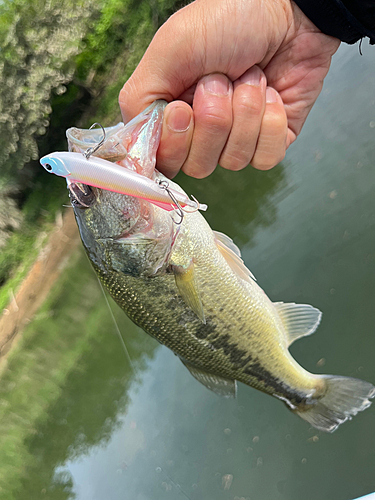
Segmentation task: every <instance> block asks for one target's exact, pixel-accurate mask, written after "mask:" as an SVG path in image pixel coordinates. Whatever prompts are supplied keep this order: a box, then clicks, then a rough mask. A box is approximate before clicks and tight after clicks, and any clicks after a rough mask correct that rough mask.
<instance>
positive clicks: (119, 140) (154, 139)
mask: <svg viewBox="0 0 375 500" xmlns="http://www.w3.org/2000/svg"><path fill="white" fill-rule="evenodd" d="M167 104H168V103H167V102H166V101H163V100H157V101H155V102H153V103H152V104H151V105H150V106H149V107H148V108H146V109H145V110H144V111H143V112H142V113H140V114H139V115H137V116H136V117H135V118H133V119H132V120H130V122H128V123H126V124H124V123H122V122H120V123H118V124H117V125H115V126H114V127H106V128H104V127H103V129H102V130H101V129H78V128H76V127H72V128H70V129H68V130H67V131H66V135H67V139H68V145H69V151H75V152H78V153H85V152H86V151H87V150H88V149H89V148H90V147H93V146H94V147H95V146H97V145H98V144H99V143H100V142H101V141H100V139H102V138H103V131H104V141H103V142H102V144H101V145H100V147H99V148H97V150H96V151H95V152H93V153H92V155H93V156H97V157H100V158H103V159H105V160H108V161H111V162H115V163H118V164H120V165H121V166H123V167H125V168H128V169H129V170H133V171H134V170H135V171H137V173H139V174H141V175H144V176H145V177H149V178H152V177H153V173H154V170H155V164H156V153H157V150H158V147H159V144H160V139H161V130H162V123H163V116H164V109H165V107H166V105H167Z"/></svg>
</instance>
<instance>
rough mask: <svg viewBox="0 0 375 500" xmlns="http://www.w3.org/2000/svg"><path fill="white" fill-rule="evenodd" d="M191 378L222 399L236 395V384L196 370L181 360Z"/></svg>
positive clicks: (227, 379) (233, 381)
mask: <svg viewBox="0 0 375 500" xmlns="http://www.w3.org/2000/svg"><path fill="white" fill-rule="evenodd" d="M181 361H182V362H183V364H184V365H185V366H186V368H187V369H188V370H189V372H190V373H191V374H192V375H193V377H194V378H195V379H196V380H198V382H200V383H201V384H203V385H204V386H205V387H207V389H210V391H212V392H214V393H215V394H217V395H218V396H222V397H224V398H235V397H236V394H237V382H236V380H232V379H229V378H225V377H221V376H219V375H215V374H213V373H210V372H207V371H205V370H202V369H201V368H197V367H196V366H193V365H191V364H190V363H188V362H187V361H184V360H181Z"/></svg>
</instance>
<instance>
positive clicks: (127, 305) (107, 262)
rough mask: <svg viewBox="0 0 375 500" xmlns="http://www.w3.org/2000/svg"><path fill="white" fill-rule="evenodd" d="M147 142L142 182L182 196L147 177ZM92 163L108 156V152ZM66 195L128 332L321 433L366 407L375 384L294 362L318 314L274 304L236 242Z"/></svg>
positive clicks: (145, 211) (171, 218)
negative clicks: (266, 398)
mask: <svg viewBox="0 0 375 500" xmlns="http://www.w3.org/2000/svg"><path fill="white" fill-rule="evenodd" d="M155 106H157V107H161V108H162V107H163V106H164V103H163V102H161V101H157V102H156V103H155ZM160 115H161V116H162V113H160ZM160 119H161V118H160ZM130 126H131V125H130ZM131 132H132V131H131V130H130V133H131ZM84 133H85V132H84V131H81V134H82V135H84ZM91 133H92V132H91ZM155 133H156V134H157V135H155ZM147 134H149V135H150V137H149V142H150V144H153V145H154V146H153V148H152V149H151V150H150V148H147V149H145V150H144V151H143V150H142V147H138V151H139V155H138V160H137V171H138V173H141V174H145V173H146V174H147V175H148V176H149V177H152V178H159V179H160V180H162V181H166V182H168V183H169V184H168V185H169V186H170V187H171V188H173V189H174V190H176V191H179V192H183V191H182V190H181V188H180V187H179V186H178V185H177V184H176V183H174V182H172V181H169V180H168V181H167V179H166V178H165V177H164V176H163V175H162V174H160V173H158V172H157V171H154V172H153V173H152V172H150V169H149V166H150V162H151V164H152V165H154V164H155V157H156V149H157V146H158V144H159V140H160V127H158V128H157V132H155V127H154V124H152V127H150V130H149V131H148V130H147V124H146V128H144V129H143V132H142V138H141V140H142V141H143V142H142V144H144V140H145V137H146V138H147V137H148V135H147ZM133 137H134V141H135V145H134V144H133V145H132V147H136V149H137V140H138V139H137V137H136V134H133ZM142 144H141V146H142ZM70 149H74V144H73V145H72V139H70ZM75 150H76V151H77V149H75ZM97 154H98V155H100V154H102V156H103V158H105V157H106V151H105V145H104V146H103V149H102V151H101V150H99V151H98V152H97ZM107 156H108V155H107ZM143 164H145V165H147V169H148V170H147V172H143V171H142V165H143ZM70 196H71V201H72V205H73V208H74V213H75V216H76V220H77V223H78V227H79V230H80V234H81V238H82V242H83V245H84V247H85V249H86V252H87V254H88V256H89V259H90V261H91V263H92V265H93V267H94V269H95V271H96V273H97V275H98V276H99V278H100V280H101V281H102V283H103V285H104V286H105V287H106V288H107V290H108V291H109V293H110V294H111V296H112V297H113V298H114V300H115V301H116V302H117V303H118V304H119V306H120V307H121V308H122V309H123V310H124V311H125V313H126V314H127V315H128V316H129V317H130V318H131V319H132V321H134V323H136V324H137V325H139V326H140V327H141V328H143V329H144V331H145V332H147V333H148V334H150V335H152V336H153V337H155V338H156V339H157V340H158V341H159V342H160V343H162V344H164V345H165V346H167V347H169V348H170V349H171V350H172V351H173V352H174V353H175V354H176V355H177V356H179V358H180V359H181V361H182V362H183V363H184V365H185V366H186V367H187V368H188V370H190V373H191V374H192V375H193V376H194V377H195V378H196V379H197V380H198V381H199V382H201V383H202V384H204V385H205V386H206V387H208V388H209V389H211V390H212V391H214V392H215V393H217V394H220V395H223V396H227V397H229V396H235V393H236V381H239V382H243V383H244V384H247V385H249V386H251V387H254V388H256V389H259V390H261V391H263V392H265V393H267V394H270V395H271V396H274V397H276V398H278V399H280V400H282V401H283V402H284V403H285V404H286V405H287V407H288V408H289V409H290V410H291V411H292V412H294V413H296V414H297V415H299V416H300V417H301V418H303V419H304V420H306V421H307V422H309V423H310V424H311V425H312V426H314V427H316V428H317V429H320V430H322V431H327V432H332V431H334V430H335V429H336V428H337V427H338V426H339V425H340V424H341V423H343V422H345V421H346V420H350V419H351V418H352V416H354V415H356V414H357V413H358V412H359V411H362V410H364V409H366V408H367V407H368V406H369V405H370V399H371V398H373V397H374V396H375V388H374V386H373V385H372V384H370V383H368V382H364V381H362V380H358V379H354V378H348V377H339V376H331V375H314V374H312V373H309V372H308V371H306V370H305V369H304V368H302V367H301V366H300V365H299V364H298V363H297V362H296V361H295V360H294V359H293V358H292V356H291V355H290V353H289V350H288V349H289V346H290V345H291V344H292V342H294V341H295V340H296V339H298V338H300V337H303V336H305V335H309V334H311V333H313V332H314V331H315V329H316V328H317V327H318V325H319V322H320V319H321V312H320V311H319V310H318V309H316V308H314V307H312V306H310V305H305V304H294V303H290V304H286V303H283V302H278V303H273V302H271V300H270V299H269V298H268V297H267V295H266V294H265V293H264V291H263V290H262V289H261V288H260V287H259V285H258V284H257V283H256V281H255V279H254V278H253V276H252V274H251V272H250V271H249V270H248V269H247V268H246V267H245V265H244V263H243V261H242V259H241V256H240V251H239V249H238V248H237V247H236V246H235V244H234V243H233V241H232V240H231V239H230V238H229V237H227V236H225V235H224V234H222V233H219V232H215V231H212V229H211V228H210V227H209V225H208V224H207V222H206V221H205V219H204V218H203V216H202V215H201V214H200V213H199V212H194V213H187V212H183V213H182V212H181V213H180V215H183V217H182V221H181V223H179V222H180V220H178V217H177V214H176V213H175V212H167V211H165V210H163V209H162V208H159V207H158V206H155V205H151V204H150V203H148V202H147V201H145V200H141V199H136V198H133V197H131V196H126V195H122V194H118V193H113V192H109V191H105V190H103V189H99V188H95V187H89V186H87V185H82V184H74V185H71V186H70Z"/></svg>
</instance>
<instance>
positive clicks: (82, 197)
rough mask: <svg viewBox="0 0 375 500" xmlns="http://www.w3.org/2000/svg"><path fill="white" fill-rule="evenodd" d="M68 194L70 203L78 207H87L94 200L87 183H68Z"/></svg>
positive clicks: (92, 192)
mask: <svg viewBox="0 0 375 500" xmlns="http://www.w3.org/2000/svg"><path fill="white" fill-rule="evenodd" d="M69 196H70V199H71V203H72V204H73V205H75V206H78V207H80V208H89V207H90V206H91V205H92V204H93V203H94V201H95V194H94V191H93V190H92V189H91V187H90V186H88V185H87V184H81V183H77V184H76V183H72V184H70V185H69Z"/></svg>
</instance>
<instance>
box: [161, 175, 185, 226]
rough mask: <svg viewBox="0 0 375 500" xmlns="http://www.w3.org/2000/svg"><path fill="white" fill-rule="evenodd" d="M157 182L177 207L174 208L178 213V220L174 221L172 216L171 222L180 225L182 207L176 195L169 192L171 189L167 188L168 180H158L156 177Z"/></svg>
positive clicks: (182, 218) (182, 216) (182, 213)
mask: <svg viewBox="0 0 375 500" xmlns="http://www.w3.org/2000/svg"><path fill="white" fill-rule="evenodd" d="M156 182H157V184H159V186H160V188H161V189H164V190H165V191H166V192H167V194H168V196H169V197H170V199H171V200H172V201H173V203H174V204H175V205H176V207H177V209H176V212H177V213H178V215H179V217H180V220H179V222H176V221H175V220H174V219H173V217H172V220H173V222H174V223H175V224H176V225H178V226H179V225H180V224H182V221H183V220H184V210H183V208H182V207H181V205H180V203H179V201H178V200H176V197H175V196H174V194H173V193H172V192H171V190H170V189H169V182H168V181H165V180H160V179H157V181H156Z"/></svg>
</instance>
